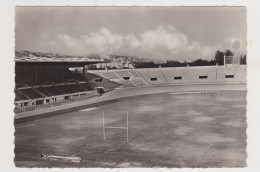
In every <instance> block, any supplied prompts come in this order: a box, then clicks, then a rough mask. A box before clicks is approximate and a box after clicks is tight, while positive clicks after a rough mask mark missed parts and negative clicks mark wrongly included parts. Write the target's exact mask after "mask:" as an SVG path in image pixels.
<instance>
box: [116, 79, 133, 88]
mask: <svg viewBox="0 0 260 172" xmlns="http://www.w3.org/2000/svg"><path fill="white" fill-rule="evenodd" d="M118 82H119V83H120V84H122V87H135V85H134V84H133V83H132V82H131V81H130V80H120V81H118Z"/></svg>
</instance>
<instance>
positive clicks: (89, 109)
mask: <svg viewBox="0 0 260 172" xmlns="http://www.w3.org/2000/svg"><path fill="white" fill-rule="evenodd" d="M94 109H97V108H96V107H94V108H88V109H83V110H81V111H83V112H87V111H91V110H94Z"/></svg>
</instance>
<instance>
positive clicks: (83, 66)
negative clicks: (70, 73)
mask: <svg viewBox="0 0 260 172" xmlns="http://www.w3.org/2000/svg"><path fill="white" fill-rule="evenodd" d="M82 68H83V77H84V79H86V76H85V65H84V66H83V67H82Z"/></svg>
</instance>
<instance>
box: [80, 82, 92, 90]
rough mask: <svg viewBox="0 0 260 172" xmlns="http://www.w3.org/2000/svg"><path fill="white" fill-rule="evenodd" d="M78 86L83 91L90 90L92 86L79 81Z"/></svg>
mask: <svg viewBox="0 0 260 172" xmlns="http://www.w3.org/2000/svg"><path fill="white" fill-rule="evenodd" d="M79 86H80V87H81V88H83V89H84V90H85V91H92V90H93V88H91V87H90V86H89V84H87V83H79Z"/></svg>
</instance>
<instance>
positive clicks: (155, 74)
mask: <svg viewBox="0 0 260 172" xmlns="http://www.w3.org/2000/svg"><path fill="white" fill-rule="evenodd" d="M136 71H137V72H138V73H139V75H141V76H142V78H143V79H145V80H146V82H147V83H149V84H150V85H158V84H166V83H168V81H167V79H166V77H165V76H164V74H163V73H162V71H161V69H158V68H156V69H154V68H150V69H136ZM152 78H156V79H157V80H152Z"/></svg>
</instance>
